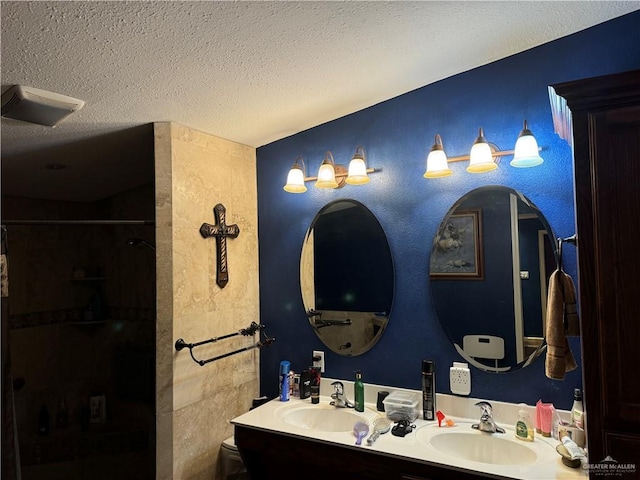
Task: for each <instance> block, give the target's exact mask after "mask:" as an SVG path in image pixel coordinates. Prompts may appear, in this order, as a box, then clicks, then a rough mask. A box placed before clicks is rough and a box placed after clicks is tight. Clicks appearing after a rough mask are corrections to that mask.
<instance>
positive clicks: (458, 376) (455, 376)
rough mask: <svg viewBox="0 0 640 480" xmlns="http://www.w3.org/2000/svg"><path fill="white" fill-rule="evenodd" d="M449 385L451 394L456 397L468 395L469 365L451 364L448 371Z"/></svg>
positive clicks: (469, 381)
mask: <svg viewBox="0 0 640 480" xmlns="http://www.w3.org/2000/svg"><path fill="white" fill-rule="evenodd" d="M449 385H450V388H451V393H455V394H456V395H469V394H470V393H471V371H470V370H469V364H467V363H462V362H453V367H451V368H450V369H449Z"/></svg>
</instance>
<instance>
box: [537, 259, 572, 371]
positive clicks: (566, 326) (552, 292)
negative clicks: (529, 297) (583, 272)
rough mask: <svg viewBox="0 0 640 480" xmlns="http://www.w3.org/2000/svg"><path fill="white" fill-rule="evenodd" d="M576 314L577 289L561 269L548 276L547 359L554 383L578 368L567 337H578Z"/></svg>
mask: <svg viewBox="0 0 640 480" xmlns="http://www.w3.org/2000/svg"><path fill="white" fill-rule="evenodd" d="M579 334H580V327H579V325H578V314H577V311H576V289H575V286H574V285H573V280H572V279H571V277H570V276H569V275H567V274H566V273H564V272H563V271H562V270H556V271H554V272H553V273H552V274H551V276H550V277H549V293H548V295H547V326H546V332H545V339H546V341H547V358H546V364H545V374H546V375H547V377H549V378H552V379H554V380H563V379H564V375H565V373H566V372H570V371H571V370H575V369H576V368H578V365H577V364H576V361H575V359H574V358H573V354H572V353H571V349H570V348H569V341H568V340H567V336H568V335H579Z"/></svg>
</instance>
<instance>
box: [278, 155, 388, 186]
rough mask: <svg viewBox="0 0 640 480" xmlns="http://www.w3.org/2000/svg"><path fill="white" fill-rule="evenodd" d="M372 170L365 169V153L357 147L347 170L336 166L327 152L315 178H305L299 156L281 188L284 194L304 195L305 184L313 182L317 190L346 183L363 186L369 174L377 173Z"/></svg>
mask: <svg viewBox="0 0 640 480" xmlns="http://www.w3.org/2000/svg"><path fill="white" fill-rule="evenodd" d="M377 171H379V170H377V169H374V168H367V164H366V153H365V151H364V148H363V147H361V146H358V147H357V148H356V153H354V155H353V158H352V159H351V162H350V163H349V169H348V170H347V169H346V168H345V167H344V166H343V165H340V164H336V162H335V160H334V158H333V154H332V153H331V152H330V151H327V152H326V153H325V155H324V160H323V161H322V165H320V169H319V170H318V176H317V177H307V176H306V173H307V172H306V167H305V164H304V159H303V158H302V156H301V155H299V156H298V157H297V158H296V160H295V162H294V164H293V166H292V167H291V170H289V174H288V175H287V184H286V185H285V186H284V187H283V188H284V191H285V192H289V193H304V192H306V191H307V187H306V186H305V182H312V181H315V182H316V183H315V185H316V187H318V188H324V189H334V188H342V187H343V186H344V185H345V184H346V183H348V184H350V185H364V184H366V183H369V181H370V179H369V173H373V172H377Z"/></svg>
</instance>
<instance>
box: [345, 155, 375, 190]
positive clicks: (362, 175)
mask: <svg viewBox="0 0 640 480" xmlns="http://www.w3.org/2000/svg"><path fill="white" fill-rule="evenodd" d="M369 181H370V178H369V175H367V166H366V165H365V163H364V159H363V158H362V157H361V156H359V155H354V156H353V159H352V160H351V162H349V174H348V175H347V179H346V182H347V183H348V184H349V185H364V184H365V183H369Z"/></svg>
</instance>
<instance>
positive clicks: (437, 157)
mask: <svg viewBox="0 0 640 480" xmlns="http://www.w3.org/2000/svg"><path fill="white" fill-rule="evenodd" d="M452 173H453V172H452V171H451V169H450V168H449V162H448V161H447V154H446V153H444V149H443V148H442V139H441V138H440V135H436V141H435V143H434V144H433V146H432V147H431V151H430V152H429V155H428V156H427V170H426V171H425V172H424V175H423V176H424V178H443V177H448V176H449V175H451V174H452Z"/></svg>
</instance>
